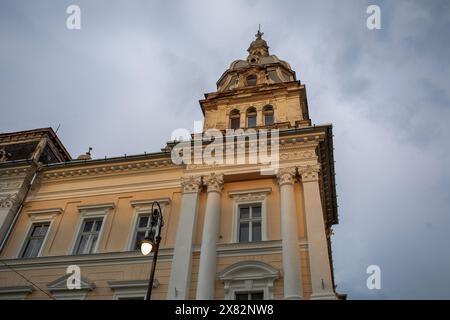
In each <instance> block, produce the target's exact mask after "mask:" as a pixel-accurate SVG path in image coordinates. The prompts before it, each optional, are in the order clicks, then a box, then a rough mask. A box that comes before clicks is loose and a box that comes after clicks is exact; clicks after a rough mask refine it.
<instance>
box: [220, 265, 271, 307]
mask: <svg viewBox="0 0 450 320" xmlns="http://www.w3.org/2000/svg"><path fill="white" fill-rule="evenodd" d="M279 277H280V271H279V270H278V269H276V268H274V267H273V266H271V265H269V264H267V263H264V262H261V261H254V260H250V261H240V262H237V263H235V264H232V265H230V266H227V267H226V268H225V269H223V270H222V271H220V272H219V279H220V280H222V281H223V282H224V284H225V285H224V296H225V300H241V299H245V300H253V299H257V300H261V299H263V300H271V299H273V283H274V281H275V280H277V279H278V278H279Z"/></svg>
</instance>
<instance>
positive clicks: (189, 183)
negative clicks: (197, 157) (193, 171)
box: [181, 176, 202, 193]
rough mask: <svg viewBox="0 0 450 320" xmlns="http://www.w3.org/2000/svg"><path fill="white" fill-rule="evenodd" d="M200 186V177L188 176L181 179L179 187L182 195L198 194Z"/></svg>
mask: <svg viewBox="0 0 450 320" xmlns="http://www.w3.org/2000/svg"><path fill="white" fill-rule="evenodd" d="M201 184H202V177H200V176H189V177H182V178H181V187H182V188H183V193H195V192H198V191H199V189H200V186H201Z"/></svg>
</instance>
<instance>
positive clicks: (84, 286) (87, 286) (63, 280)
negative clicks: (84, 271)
mask: <svg viewBox="0 0 450 320" xmlns="http://www.w3.org/2000/svg"><path fill="white" fill-rule="evenodd" d="M70 276H72V274H71V273H68V274H65V275H64V276H62V277H60V278H58V279H56V280H54V281H52V282H50V283H48V284H47V288H48V290H49V291H50V292H52V291H62V290H71V291H74V290H89V291H90V290H93V289H94V288H95V284H94V283H93V282H91V281H89V280H88V279H86V278H85V277H83V276H81V278H80V288H79V289H69V288H68V286H67V279H69V277H70Z"/></svg>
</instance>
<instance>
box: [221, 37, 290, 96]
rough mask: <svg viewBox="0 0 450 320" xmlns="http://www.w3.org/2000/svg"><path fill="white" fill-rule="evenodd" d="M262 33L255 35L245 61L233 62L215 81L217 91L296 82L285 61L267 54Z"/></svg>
mask: <svg viewBox="0 0 450 320" xmlns="http://www.w3.org/2000/svg"><path fill="white" fill-rule="evenodd" d="M263 35H264V33H262V32H261V31H260V30H258V32H257V33H256V35H255V37H256V39H255V40H253V41H252V42H251V44H250V46H249V48H248V49H247V51H248V56H247V59H246V60H235V61H233V62H232V63H231V64H230V67H229V68H228V69H227V70H226V71H225V72H224V73H223V74H222V76H221V77H220V79H219V80H218V81H217V91H219V92H222V91H229V90H234V89H237V88H245V87H251V86H258V85H268V84H273V83H281V82H290V81H296V76H295V71H293V70H292V69H291V66H290V65H289V63H287V62H286V61H283V60H281V59H279V58H278V57H277V56H276V55H274V54H272V55H271V54H270V53H269V46H268V45H267V42H266V40H264V39H263V38H262V36H263Z"/></svg>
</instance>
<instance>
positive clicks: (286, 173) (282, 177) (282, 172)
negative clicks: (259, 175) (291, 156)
mask: <svg viewBox="0 0 450 320" xmlns="http://www.w3.org/2000/svg"><path fill="white" fill-rule="evenodd" d="M296 172H297V171H296V169H295V167H287V168H280V169H278V173H277V179H278V184H279V185H280V186H282V185H284V184H294V181H295V179H294V178H295V174H296Z"/></svg>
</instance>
